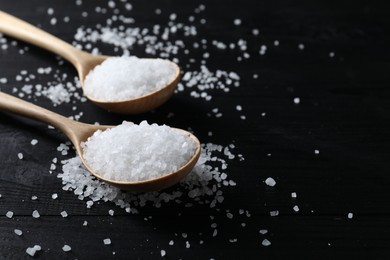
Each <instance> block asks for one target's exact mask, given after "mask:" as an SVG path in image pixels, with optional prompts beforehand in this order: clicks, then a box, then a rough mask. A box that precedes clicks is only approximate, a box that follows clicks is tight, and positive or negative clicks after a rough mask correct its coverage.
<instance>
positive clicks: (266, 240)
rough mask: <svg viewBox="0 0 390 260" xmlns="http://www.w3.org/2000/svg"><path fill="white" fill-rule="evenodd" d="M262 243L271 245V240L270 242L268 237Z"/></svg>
mask: <svg viewBox="0 0 390 260" xmlns="http://www.w3.org/2000/svg"><path fill="white" fill-rule="evenodd" d="M261 244H262V245H263V246H270V245H271V242H270V241H269V240H268V239H264V240H263V241H262V242H261Z"/></svg>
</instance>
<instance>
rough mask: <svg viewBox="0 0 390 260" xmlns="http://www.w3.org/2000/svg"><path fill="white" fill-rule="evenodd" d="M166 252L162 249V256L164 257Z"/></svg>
mask: <svg viewBox="0 0 390 260" xmlns="http://www.w3.org/2000/svg"><path fill="white" fill-rule="evenodd" d="M165 254H166V252H165V250H163V249H162V250H161V257H164V256H165Z"/></svg>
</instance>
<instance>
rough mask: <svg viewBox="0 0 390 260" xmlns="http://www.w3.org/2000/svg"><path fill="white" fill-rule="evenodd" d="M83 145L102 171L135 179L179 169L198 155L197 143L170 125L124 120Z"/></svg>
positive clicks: (96, 168)
mask: <svg viewBox="0 0 390 260" xmlns="http://www.w3.org/2000/svg"><path fill="white" fill-rule="evenodd" d="M82 147H83V150H84V154H83V156H84V159H85V160H86V162H87V163H88V164H89V166H90V167H91V168H92V169H93V170H94V171H95V172H96V173H97V174H98V175H100V176H102V177H104V178H107V179H111V180H116V181H132V182H135V181H144V180H150V179H153V178H158V177H161V176H164V175H167V174H169V173H172V172H175V171H176V170H178V169H179V168H180V167H182V166H183V165H185V164H186V163H187V162H188V161H189V159H190V158H191V157H192V156H193V155H194V152H195V149H196V143H195V142H194V141H193V140H192V139H191V138H190V137H189V136H188V135H187V134H186V133H183V132H181V131H178V130H175V129H173V128H170V127H168V126H166V125H162V126H159V125H157V124H151V125H149V124H148V123H147V122H146V121H142V122H141V123H140V124H139V125H136V124H133V123H131V122H126V121H124V122H123V123H122V124H121V125H119V126H116V127H114V128H111V129H108V130H106V131H100V130H99V131H96V132H95V133H94V134H93V135H92V136H91V137H90V138H88V140H87V142H85V143H82Z"/></svg>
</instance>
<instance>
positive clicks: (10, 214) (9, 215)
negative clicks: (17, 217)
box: [5, 211, 14, 218]
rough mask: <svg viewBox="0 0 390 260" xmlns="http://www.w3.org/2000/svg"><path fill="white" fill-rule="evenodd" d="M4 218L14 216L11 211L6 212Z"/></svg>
mask: <svg viewBox="0 0 390 260" xmlns="http://www.w3.org/2000/svg"><path fill="white" fill-rule="evenodd" d="M5 216H6V217H7V218H12V217H13V216H14V213H13V212H12V211H8V212H7V213H6V214H5Z"/></svg>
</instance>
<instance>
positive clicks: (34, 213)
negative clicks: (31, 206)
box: [32, 210, 41, 218]
mask: <svg viewBox="0 0 390 260" xmlns="http://www.w3.org/2000/svg"><path fill="white" fill-rule="evenodd" d="M32 216H33V218H39V217H40V216H41V215H40V214H39V212H38V210H34V211H33V213H32Z"/></svg>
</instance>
